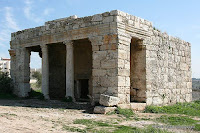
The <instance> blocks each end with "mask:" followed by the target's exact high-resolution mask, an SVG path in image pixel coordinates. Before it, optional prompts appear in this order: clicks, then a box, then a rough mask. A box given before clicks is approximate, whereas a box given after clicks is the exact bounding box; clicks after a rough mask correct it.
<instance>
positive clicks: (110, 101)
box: [99, 94, 120, 107]
mask: <svg viewBox="0 0 200 133" xmlns="http://www.w3.org/2000/svg"><path fill="white" fill-rule="evenodd" d="M119 101H120V99H119V98H118V97H114V96H109V95H105V94H101V95H100V100H99V103H100V104H101V105H103V106H108V107H111V106H115V105H117V104H118V103H119Z"/></svg>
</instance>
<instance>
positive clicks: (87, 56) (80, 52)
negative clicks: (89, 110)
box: [73, 39, 92, 101]
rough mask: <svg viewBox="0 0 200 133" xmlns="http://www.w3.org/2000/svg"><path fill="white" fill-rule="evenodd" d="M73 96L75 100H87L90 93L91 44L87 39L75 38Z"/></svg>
mask: <svg viewBox="0 0 200 133" xmlns="http://www.w3.org/2000/svg"><path fill="white" fill-rule="evenodd" d="M73 46H74V96H75V99H76V101H89V97H88V96H89V95H90V96H91V94H92V86H91V77H92V45H91V42H90V41H89V40H88V39H81V40H75V41H74V43H73Z"/></svg>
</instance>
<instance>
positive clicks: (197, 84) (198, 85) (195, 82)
mask: <svg viewBox="0 0 200 133" xmlns="http://www.w3.org/2000/svg"><path fill="white" fill-rule="evenodd" d="M192 89H200V79H199V78H192Z"/></svg>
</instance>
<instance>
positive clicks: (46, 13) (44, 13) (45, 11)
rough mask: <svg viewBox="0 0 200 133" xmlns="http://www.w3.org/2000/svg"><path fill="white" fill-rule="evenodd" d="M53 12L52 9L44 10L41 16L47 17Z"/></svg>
mask: <svg viewBox="0 0 200 133" xmlns="http://www.w3.org/2000/svg"><path fill="white" fill-rule="evenodd" d="M53 11H54V9H53V8H46V9H45V10H44V12H43V15H45V16H47V15H49V14H50V13H52V12H53Z"/></svg>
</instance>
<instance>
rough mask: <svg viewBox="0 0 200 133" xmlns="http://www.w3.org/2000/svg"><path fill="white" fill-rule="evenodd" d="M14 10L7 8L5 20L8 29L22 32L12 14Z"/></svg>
mask: <svg viewBox="0 0 200 133" xmlns="http://www.w3.org/2000/svg"><path fill="white" fill-rule="evenodd" d="M11 11H12V8H11V7H5V12H6V13H5V18H6V22H7V27H10V28H11V29H13V30H16V31H18V30H20V28H19V26H18V25H17V23H16V21H15V20H14V18H13V15H12V13H11Z"/></svg>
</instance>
